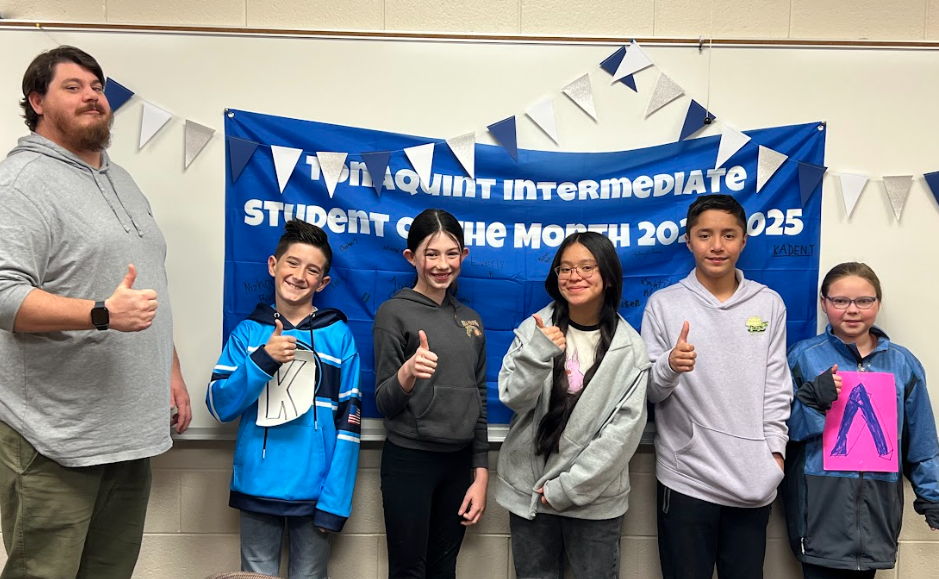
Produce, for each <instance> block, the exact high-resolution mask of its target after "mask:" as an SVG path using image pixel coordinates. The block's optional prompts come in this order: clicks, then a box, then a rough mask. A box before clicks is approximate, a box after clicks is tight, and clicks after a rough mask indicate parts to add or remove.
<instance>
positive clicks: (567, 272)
mask: <svg viewBox="0 0 939 579" xmlns="http://www.w3.org/2000/svg"><path fill="white" fill-rule="evenodd" d="M575 271H576V272H577V273H578V274H579V275H580V277H581V278H583V279H590V278H591V277H593V274H594V273H596V271H597V264H595V263H588V264H585V265H575V266H570V267H569V266H566V265H560V266H558V267H556V268H554V273H556V274H557V275H558V279H567V278H569V277H571V274H572V273H574V272H575Z"/></svg>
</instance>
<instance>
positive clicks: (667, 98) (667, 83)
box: [626, 52, 685, 118]
mask: <svg viewBox="0 0 939 579" xmlns="http://www.w3.org/2000/svg"><path fill="white" fill-rule="evenodd" d="M626 54H627V56H628V55H629V53H628V52H627V53H626ZM683 94H685V89H683V88H681V87H680V86H678V83H676V82H675V81H674V80H672V79H670V78H669V77H668V75H667V74H665V73H664V72H663V73H662V74H660V75H659V81H658V82H657V83H655V90H654V91H652V98H651V99H649V107H648V108H647V109H646V118H648V117H649V115H651V114H652V113H654V112H655V111H657V110H659V109H660V108H662V107H664V106H665V105H667V104H668V103H670V102H672V101H673V100H675V99H677V98H678V97H680V96H681V95H683Z"/></svg>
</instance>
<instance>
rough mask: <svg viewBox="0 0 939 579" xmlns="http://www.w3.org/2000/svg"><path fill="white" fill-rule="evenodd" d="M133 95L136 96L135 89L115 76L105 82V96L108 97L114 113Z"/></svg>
mask: <svg viewBox="0 0 939 579" xmlns="http://www.w3.org/2000/svg"><path fill="white" fill-rule="evenodd" d="M132 96H134V91H132V90H130V89H129V88H127V87H126V86H124V85H122V84H121V83H119V82H117V81H116V80H114V79H113V78H109V79H108V81H107V82H106V83H104V98H106V99H108V104H109V105H110V106H111V112H112V113H113V112H114V111H116V110H117V109H119V108H121V107H122V106H124V103H126V102H127V101H129V100H130V97H132Z"/></svg>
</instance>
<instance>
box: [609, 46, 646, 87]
mask: <svg viewBox="0 0 939 579" xmlns="http://www.w3.org/2000/svg"><path fill="white" fill-rule="evenodd" d="M650 66H652V61H651V60H649V57H648V56H646V53H645V52H643V51H642V48H640V47H639V43H638V42H636V41H635V40H633V41H632V42H631V43H630V44H629V48H627V49H626V54H625V55H624V56H623V60H622V61H621V62H620V63H619V66H617V67H616V72H615V73H614V74H613V82H616V81H618V80H621V79H623V78H625V77H627V76H630V75H633V74H636V73H637V72H639V71H640V70H642V69H644V68H649V67H650Z"/></svg>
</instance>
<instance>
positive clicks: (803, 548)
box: [799, 537, 805, 555]
mask: <svg viewBox="0 0 939 579" xmlns="http://www.w3.org/2000/svg"><path fill="white" fill-rule="evenodd" d="M799 543H800V544H801V545H802V554H803V555H805V537H800V538H799Z"/></svg>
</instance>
